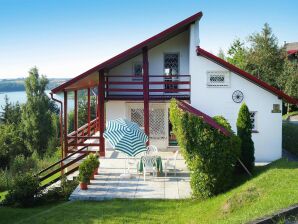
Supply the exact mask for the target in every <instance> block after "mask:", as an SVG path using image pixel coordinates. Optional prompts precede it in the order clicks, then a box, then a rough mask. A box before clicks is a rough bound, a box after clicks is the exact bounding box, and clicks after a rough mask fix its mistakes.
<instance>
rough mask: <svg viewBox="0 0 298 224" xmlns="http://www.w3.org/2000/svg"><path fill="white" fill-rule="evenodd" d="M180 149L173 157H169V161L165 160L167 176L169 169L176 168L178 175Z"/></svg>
mask: <svg viewBox="0 0 298 224" xmlns="http://www.w3.org/2000/svg"><path fill="white" fill-rule="evenodd" d="M178 153H179V151H178V150H177V151H176V152H175V154H174V156H173V157H172V158H168V159H167V161H166V162H165V165H164V167H165V176H167V173H168V170H169V169H174V171H175V176H176V160H177V156H178Z"/></svg>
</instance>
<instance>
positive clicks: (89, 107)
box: [87, 88, 91, 136]
mask: <svg viewBox="0 0 298 224" xmlns="http://www.w3.org/2000/svg"><path fill="white" fill-rule="evenodd" d="M87 103H88V112H87V113H88V136H90V120H91V119H90V116H91V115H90V109H91V105H90V88H88V102H87Z"/></svg>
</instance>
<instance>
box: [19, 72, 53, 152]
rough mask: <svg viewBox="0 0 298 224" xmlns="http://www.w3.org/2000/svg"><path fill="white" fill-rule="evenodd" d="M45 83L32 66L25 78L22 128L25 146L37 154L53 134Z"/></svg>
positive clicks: (45, 146) (45, 80) (43, 148)
mask: <svg viewBox="0 0 298 224" xmlns="http://www.w3.org/2000/svg"><path fill="white" fill-rule="evenodd" d="M47 84H48V80H47V78H46V77H45V76H41V77H40V75H39V73H38V70H37V68H32V69H31V70H30V71H29V77H28V78H26V80H25V87H26V95H27V102H26V104H25V105H24V108H23V111H22V128H23V131H24V134H25V143H26V145H27V147H28V148H29V150H30V151H31V152H34V151H36V152H37V153H38V154H39V155H43V154H44V153H45V152H46V149H47V146H48V143H49V141H50V139H51V138H52V137H53V135H54V130H53V123H52V111H51V108H52V105H51V102H50V99H49V97H48V96H47V95H46V93H45V89H46V86H47Z"/></svg>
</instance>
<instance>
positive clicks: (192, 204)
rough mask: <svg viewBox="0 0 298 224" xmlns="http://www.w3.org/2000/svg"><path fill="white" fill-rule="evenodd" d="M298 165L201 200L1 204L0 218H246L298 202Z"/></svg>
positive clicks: (277, 167) (265, 172)
mask: <svg viewBox="0 0 298 224" xmlns="http://www.w3.org/2000/svg"><path fill="white" fill-rule="evenodd" d="M297 168H298V163H297V162H286V161H285V160H279V161H277V162H275V163H273V164H271V165H269V166H267V167H264V168H262V169H261V170H259V171H258V172H256V173H255V176H254V178H253V179H251V180H249V181H246V182H245V183H243V184H242V185H240V186H239V187H237V188H235V189H233V190H231V191H230V192H227V193H225V194H222V195H220V196H217V197H214V198H212V199H209V200H206V201H202V202H200V201H196V200H111V201H105V202H63V203H60V204H54V205H48V206H45V207H37V208H30V209H14V208H0V217H1V218H0V223H14V222H19V223H36V224H37V223H76V224H78V223H243V222H247V221H250V220H253V219H255V218H258V217H261V216H264V215H267V214H270V213H272V212H275V211H277V210H279V209H281V208H285V207H288V206H290V205H292V204H295V203H298V187H297V184H298V169H297ZM16 214H18V215H16Z"/></svg>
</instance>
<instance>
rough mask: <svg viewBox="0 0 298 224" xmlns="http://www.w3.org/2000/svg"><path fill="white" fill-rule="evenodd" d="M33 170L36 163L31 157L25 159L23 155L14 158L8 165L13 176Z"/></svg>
mask: <svg viewBox="0 0 298 224" xmlns="http://www.w3.org/2000/svg"><path fill="white" fill-rule="evenodd" d="M35 169H36V161H35V160H34V159H33V158H31V157H28V158H25V157H24V156H23V155H18V156H16V157H15V159H14V160H13V161H12V163H11V165H10V171H11V173H12V174H14V175H16V174H18V173H24V172H29V171H31V172H32V171H34V170H35Z"/></svg>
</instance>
